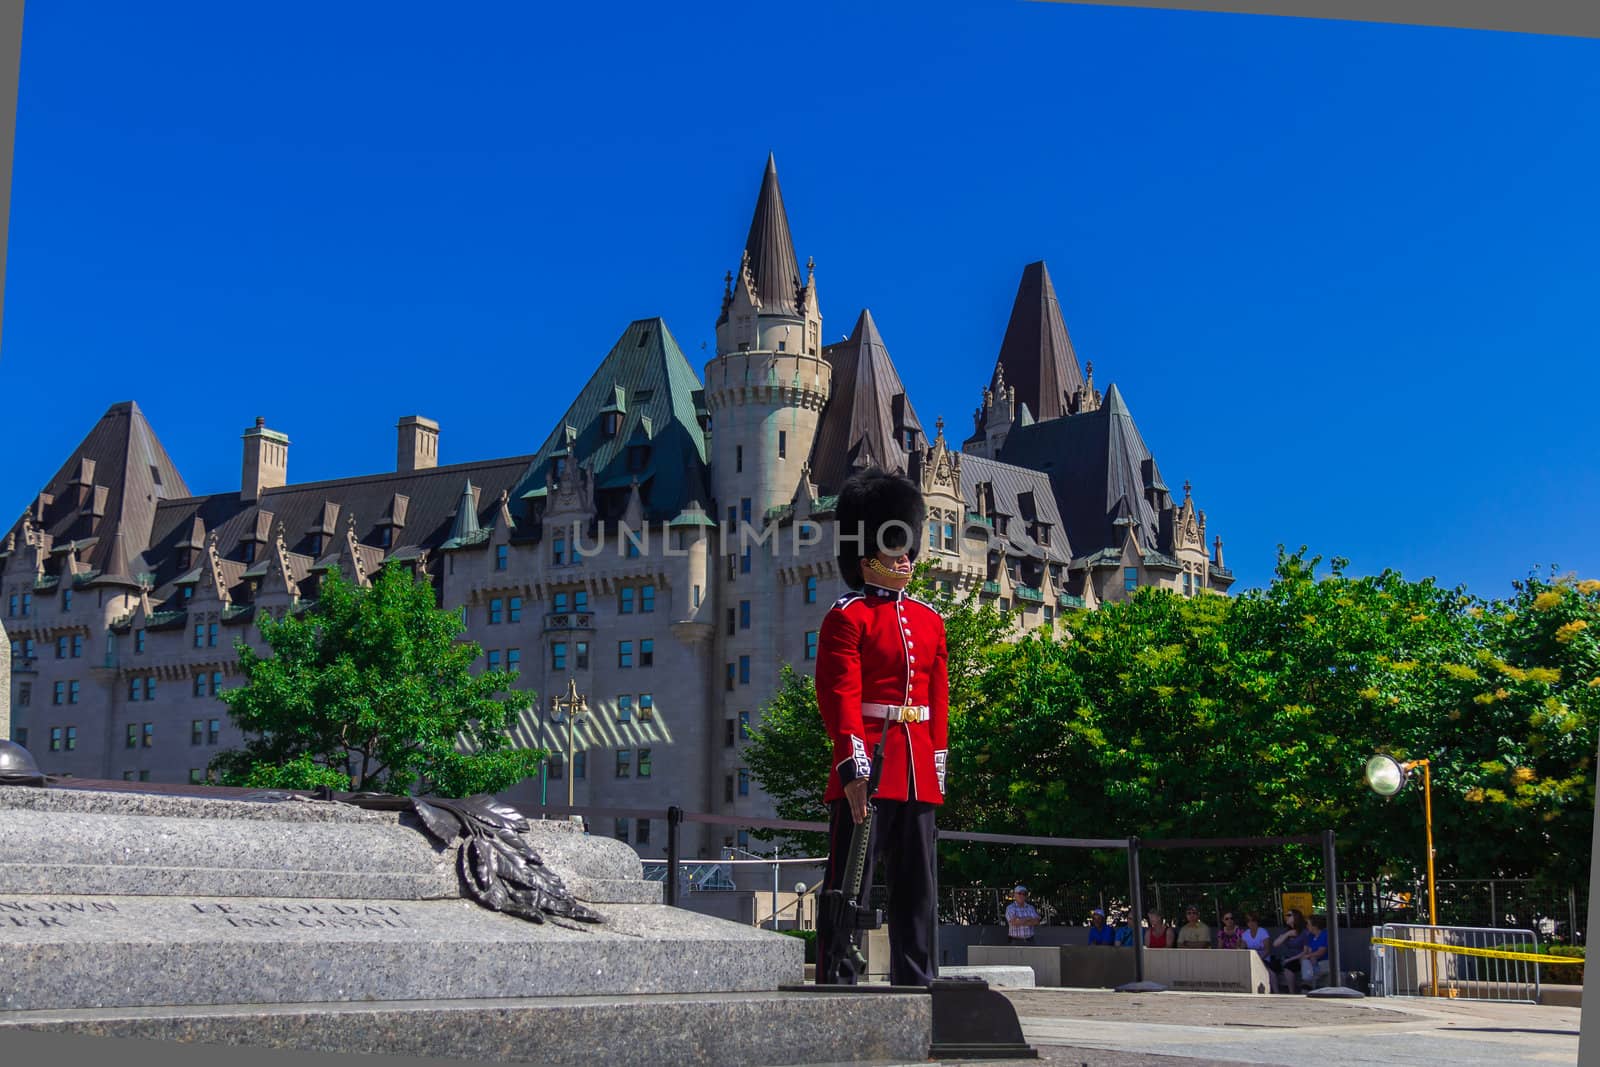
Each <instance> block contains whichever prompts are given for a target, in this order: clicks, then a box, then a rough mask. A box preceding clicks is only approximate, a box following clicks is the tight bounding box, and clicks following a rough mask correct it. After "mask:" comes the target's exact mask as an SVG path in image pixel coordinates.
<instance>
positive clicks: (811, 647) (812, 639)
mask: <svg viewBox="0 0 1600 1067" xmlns="http://www.w3.org/2000/svg"><path fill="white" fill-rule="evenodd" d="M1045 610H1046V611H1048V610H1049V609H1048V608H1046V609H1045ZM816 658H817V631H815V630H807V631H806V659H816Z"/></svg>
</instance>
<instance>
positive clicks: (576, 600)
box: [572, 589, 589, 611]
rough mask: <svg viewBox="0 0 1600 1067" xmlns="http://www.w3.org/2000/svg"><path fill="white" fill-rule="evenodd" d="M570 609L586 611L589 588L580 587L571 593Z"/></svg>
mask: <svg viewBox="0 0 1600 1067" xmlns="http://www.w3.org/2000/svg"><path fill="white" fill-rule="evenodd" d="M572 610H573V611H588V610H589V590H587V589H580V590H578V591H577V592H576V593H573V594H572Z"/></svg>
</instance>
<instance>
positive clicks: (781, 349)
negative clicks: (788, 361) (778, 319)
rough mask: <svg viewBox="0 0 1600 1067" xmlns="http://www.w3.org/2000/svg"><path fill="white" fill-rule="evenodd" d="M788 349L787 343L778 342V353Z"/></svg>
mask: <svg viewBox="0 0 1600 1067" xmlns="http://www.w3.org/2000/svg"><path fill="white" fill-rule="evenodd" d="M788 347H789V342H788V341H779V342H778V351H779V352H782V351H784V350H785V349H787V348H788Z"/></svg>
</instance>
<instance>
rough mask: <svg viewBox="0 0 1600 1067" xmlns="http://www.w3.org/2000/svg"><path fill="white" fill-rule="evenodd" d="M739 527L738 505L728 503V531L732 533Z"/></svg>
mask: <svg viewBox="0 0 1600 1067" xmlns="http://www.w3.org/2000/svg"><path fill="white" fill-rule="evenodd" d="M738 528H739V507H738V505H737V504H729V505H728V532H729V533H732V532H733V531H734V530H737V529H738Z"/></svg>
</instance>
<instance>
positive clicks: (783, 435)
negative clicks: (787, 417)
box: [778, 430, 789, 459]
mask: <svg viewBox="0 0 1600 1067" xmlns="http://www.w3.org/2000/svg"><path fill="white" fill-rule="evenodd" d="M788 455H789V431H788V430H779V431H778V458H779V459H785V458H787V457H788Z"/></svg>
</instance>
